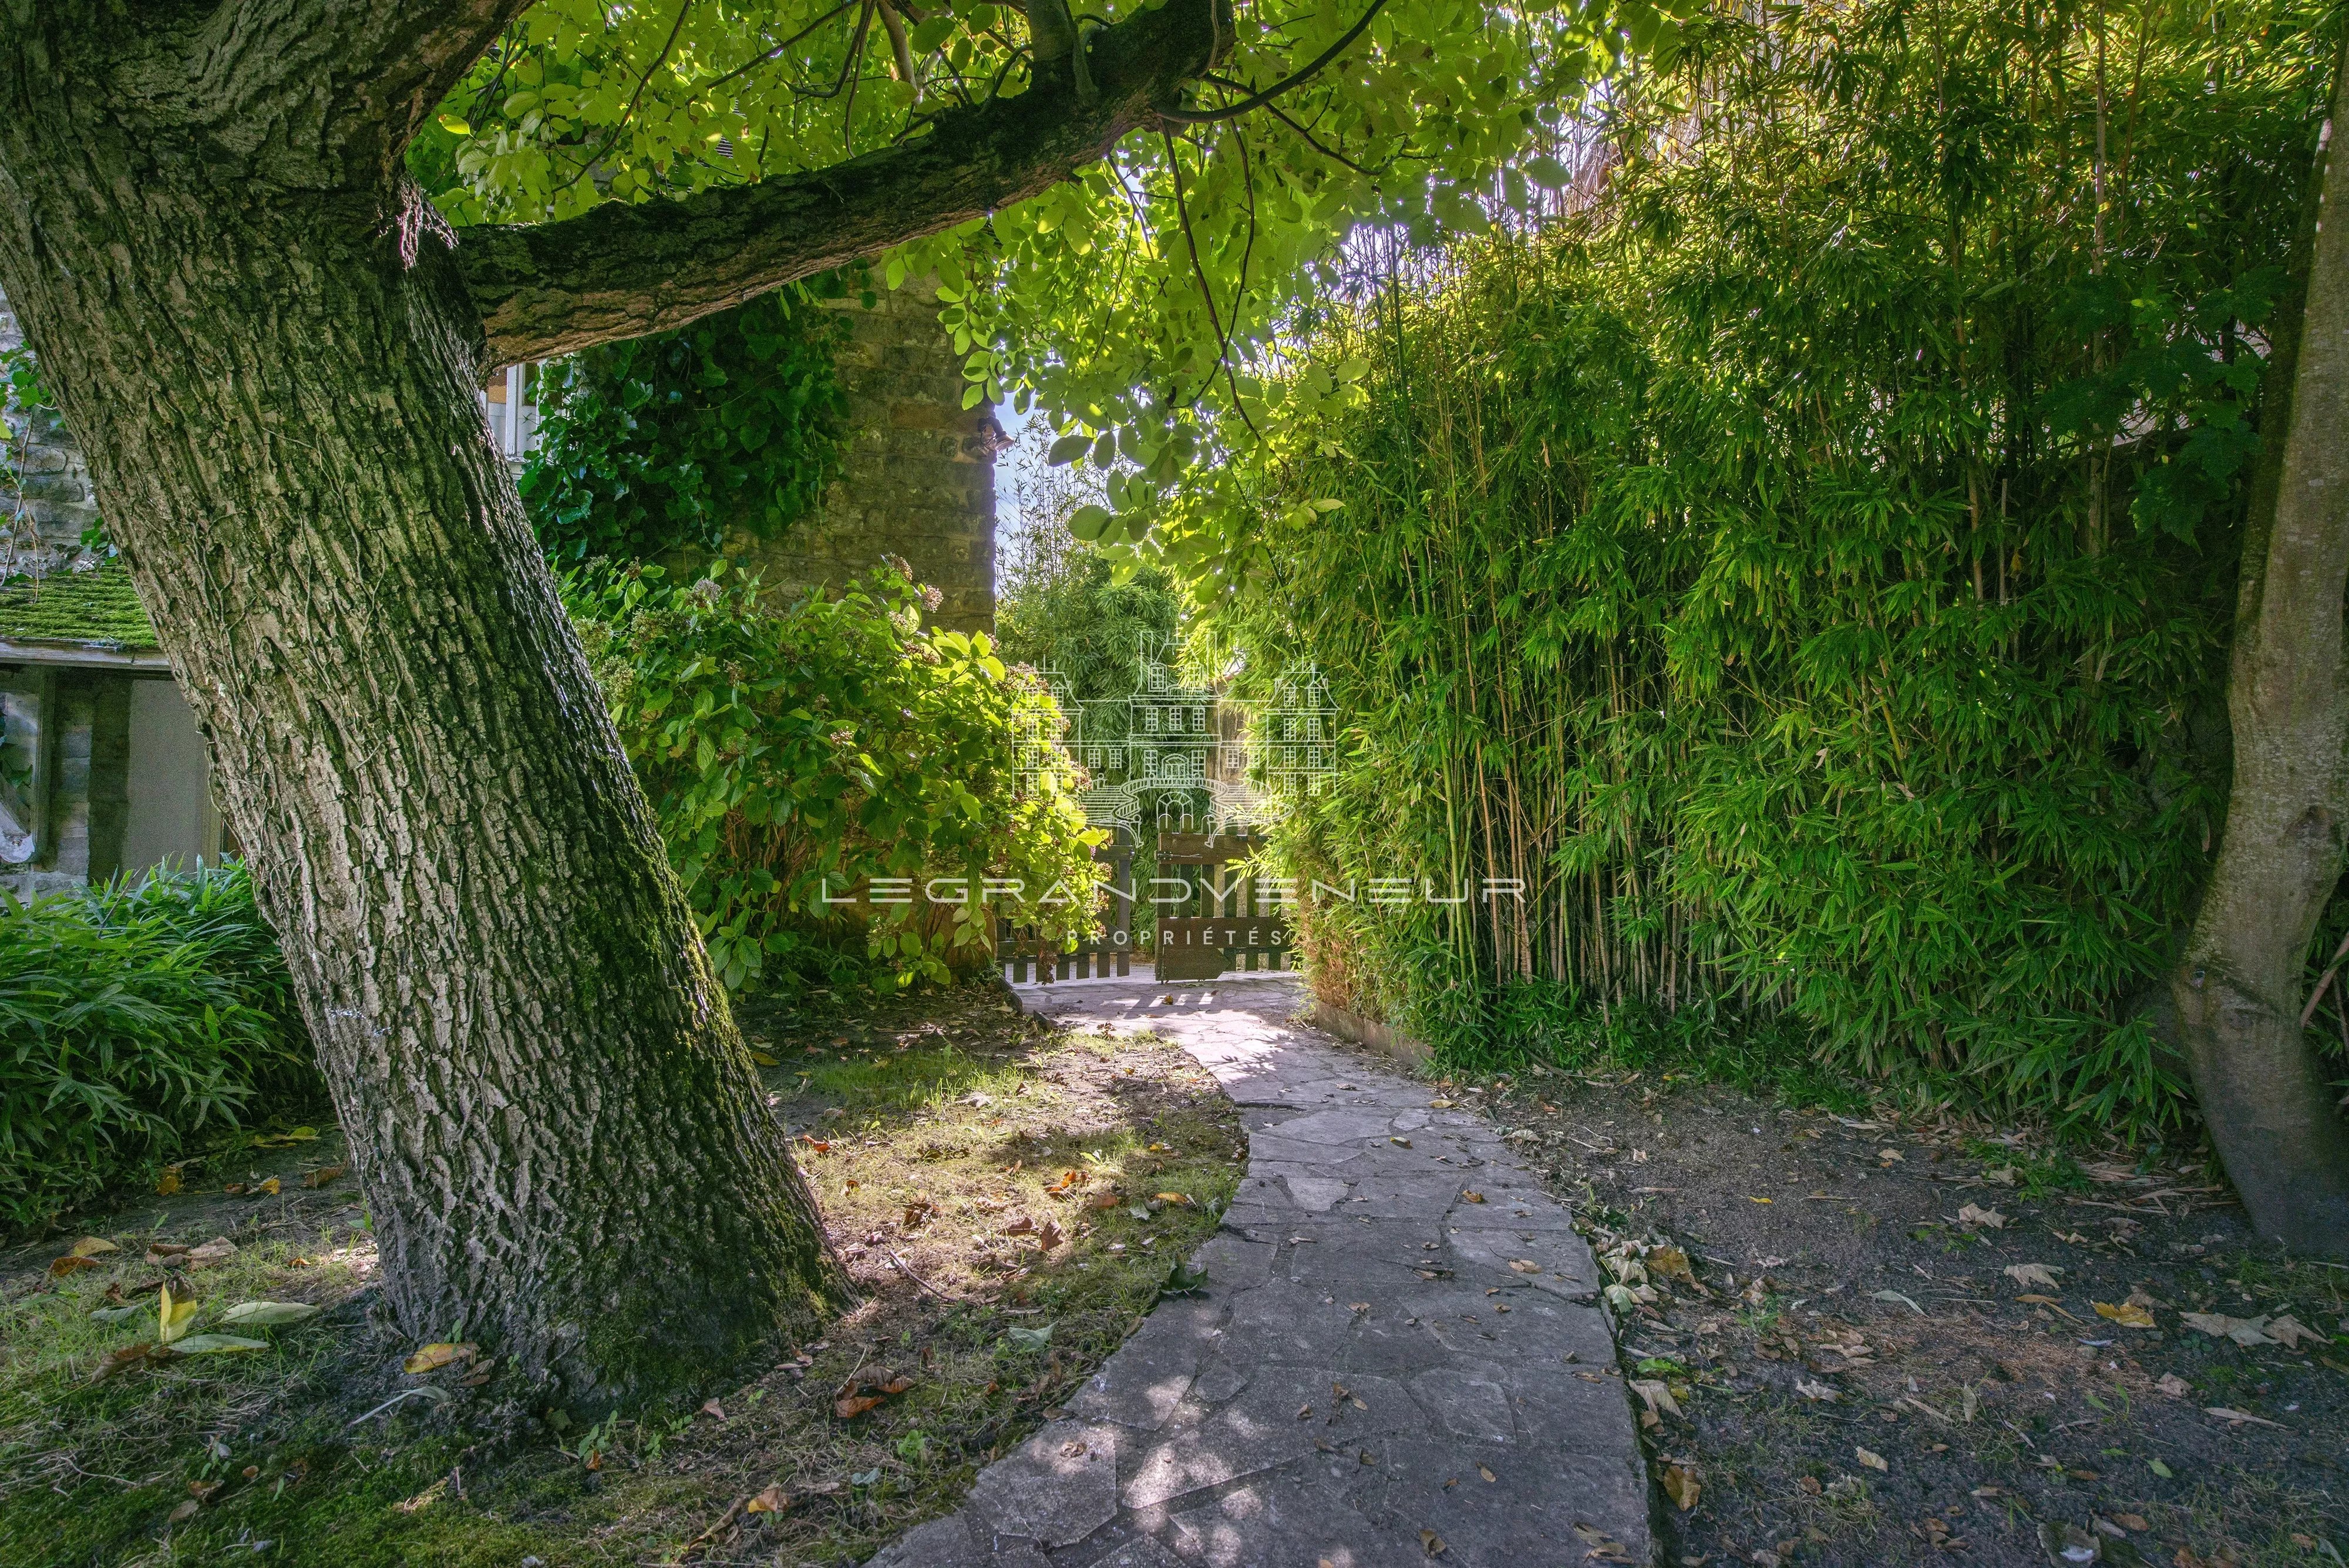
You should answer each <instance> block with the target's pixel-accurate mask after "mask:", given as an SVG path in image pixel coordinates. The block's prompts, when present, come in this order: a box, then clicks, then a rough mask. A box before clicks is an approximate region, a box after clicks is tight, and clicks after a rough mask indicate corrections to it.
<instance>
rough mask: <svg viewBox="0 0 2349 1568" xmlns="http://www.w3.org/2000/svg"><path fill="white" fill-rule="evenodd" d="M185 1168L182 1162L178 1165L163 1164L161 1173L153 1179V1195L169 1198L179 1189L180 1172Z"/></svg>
mask: <svg viewBox="0 0 2349 1568" xmlns="http://www.w3.org/2000/svg"><path fill="white" fill-rule="evenodd" d="M185 1168H186V1166H185V1164H184V1162H183V1163H182V1164H180V1165H167V1166H165V1167H164V1168H163V1174H162V1175H160V1176H159V1177H157V1178H156V1179H155V1196H156V1197H158V1198H169V1197H171V1194H173V1193H174V1192H177V1191H179V1190H180V1172H181V1170H183V1169H185Z"/></svg>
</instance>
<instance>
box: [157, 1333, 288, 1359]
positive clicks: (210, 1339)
mask: <svg viewBox="0 0 2349 1568" xmlns="http://www.w3.org/2000/svg"><path fill="white" fill-rule="evenodd" d="M268 1348H269V1342H268V1341H267V1340H265V1339H246V1338H244V1337H243V1335H241V1334H190V1335H189V1336H188V1337H187V1338H185V1339H182V1340H179V1341H176V1342H175V1343H173V1345H171V1355H250V1354H252V1353H253V1352H254V1351H256V1350H266V1349H268Z"/></svg>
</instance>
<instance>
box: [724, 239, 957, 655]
mask: <svg viewBox="0 0 2349 1568" xmlns="http://www.w3.org/2000/svg"><path fill="white" fill-rule="evenodd" d="M833 308H836V309H839V310H842V311H843V312H845V313H846V315H847V317H848V318H849V339H848V342H847V344H846V346H845V347H844V348H843V349H842V350H841V353H840V357H839V358H838V360H837V364H838V366H839V370H840V379H841V382H842V385H843V387H844V388H845V389H846V390H847V393H848V428H849V431H850V437H849V447H848V452H847V454H846V460H845V464H844V467H843V472H842V473H841V476H840V478H839V479H838V480H836V481H835V482H834V483H833V486H832V488H831V490H829V491H828V492H826V493H825V495H824V498H823V508H822V510H821V511H819V512H818V514H816V515H815V516H813V517H811V518H808V519H805V520H803V521H802V522H801V523H800V524H798V525H796V526H795V527H793V528H792V529H791V530H790V531H789V532H788V533H787V534H785V535H784V536H783V537H782V538H781V539H777V540H771V541H766V542H763V543H762V542H759V541H755V540H752V539H750V537H749V536H748V535H739V536H737V537H736V538H735V539H733V540H731V541H730V543H729V547H728V552H727V553H728V555H729V556H730V558H732V559H734V560H737V561H740V562H741V563H742V564H743V565H744V566H747V567H749V568H750V569H751V570H753V571H756V572H758V573H760V574H761V576H762V577H763V578H764V579H765V581H766V583H767V585H768V587H770V588H776V589H781V590H783V591H786V592H789V591H794V590H798V589H803V588H807V587H814V586H815V585H817V584H819V583H822V584H824V585H827V586H832V587H837V586H839V585H841V584H843V583H844V582H847V581H849V580H851V579H853V578H855V577H861V576H864V575H865V574H866V573H868V572H870V571H871V570H872V569H873V568H874V567H875V566H879V565H880V564H881V563H882V560H883V558H884V557H885V556H904V557H905V560H906V562H907V563H908V564H909V565H911V566H912V567H913V569H914V575H915V576H916V577H917V578H918V579H920V580H921V581H922V582H925V583H927V584H928V585H930V586H931V587H935V588H936V589H937V590H938V592H939V594H940V595H941V596H942V597H941V598H940V601H939V605H938V607H937V610H936V613H935V614H933V615H932V616H931V618H930V622H931V624H932V625H935V626H939V627H943V628H946V629H947V630H950V631H987V632H992V631H993V630H994V629H995V454H996V452H997V451H998V450H999V448H1000V447H1001V446H1002V445H1003V441H1004V438H1003V430H1002V427H1001V426H999V424H997V423H996V421H995V411H994V410H993V409H991V408H990V407H988V405H987V404H985V403H981V404H979V405H978V407H977V408H975V409H971V410H968V411H965V410H964V409H963V406H962V393H963V387H964V384H965V383H964V381H963V378H962V357H961V356H960V355H958V354H957V353H956V352H955V351H954V340H953V338H952V337H951V336H950V335H949V334H948V333H947V329H946V328H945V327H941V326H940V325H939V324H938V299H937V293H936V287H935V286H931V285H924V284H919V283H913V282H909V283H907V284H906V285H905V287H903V288H899V289H894V290H885V291H883V292H882V293H881V295H880V298H879V301H878V303H877V304H876V305H875V306H874V308H872V309H871V310H867V309H865V308H864V306H863V304H862V303H861V302H860V301H859V300H858V299H857V298H856V297H854V296H850V297H848V298H846V299H844V300H841V301H837V302H835V304H834V306H833Z"/></svg>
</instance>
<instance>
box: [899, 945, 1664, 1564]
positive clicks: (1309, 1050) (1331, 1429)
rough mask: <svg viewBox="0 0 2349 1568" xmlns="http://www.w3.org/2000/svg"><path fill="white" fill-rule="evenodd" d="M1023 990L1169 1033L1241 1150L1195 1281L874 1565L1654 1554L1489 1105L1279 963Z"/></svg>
mask: <svg viewBox="0 0 2349 1568" xmlns="http://www.w3.org/2000/svg"><path fill="white" fill-rule="evenodd" d="M1020 995H1021V1000H1022V1002H1024V1003H1025V1004H1026V1005H1027V1006H1028V1008H1029V1010H1030V1012H1035V1013H1037V1014H1039V1015H1040V1016H1042V1017H1047V1018H1051V1019H1055V1020H1059V1021H1061V1022H1065V1023H1085V1024H1098V1023H1108V1024H1110V1025H1111V1026H1112V1027H1113V1028H1115V1029H1118V1030H1120V1031H1136V1030H1141V1029H1146V1028H1155V1029H1157V1030H1158V1031H1159V1032H1160V1033H1162V1034H1164V1035H1165V1036H1166V1037H1167V1038H1169V1039H1172V1040H1174V1041H1175V1042H1177V1043H1178V1044H1181V1045H1182V1046H1183V1047H1184V1048H1185V1050H1187V1051H1189V1052H1190V1053H1191V1054H1192V1055H1194V1056H1195V1057H1196V1058H1197V1059H1198V1060H1199V1062H1200V1063H1201V1064H1203V1065H1204V1066H1206V1068H1207V1069H1208V1070H1209V1071H1211V1072H1213V1073H1214V1074H1215V1075H1216V1077H1217V1078H1218V1079H1219V1080H1221V1082H1222V1083H1223V1085H1224V1087H1225V1089H1226V1091H1227V1092H1228V1093H1229V1094H1230V1096H1231V1097H1232V1098H1233V1100H1234V1101H1236V1102H1237V1104H1238V1106H1239V1107H1240V1112H1241V1116H1242V1118H1243V1119H1244V1120H1245V1121H1246V1123H1247V1127H1248V1167H1247V1175H1246V1177H1245V1178H1243V1179H1242V1181H1241V1184H1240V1189H1239V1191H1238V1193H1237V1195H1236V1196H1235V1198H1234V1199H1233V1202H1232V1205H1231V1208H1230V1210H1228V1211H1227V1212H1226V1214H1225V1216H1224V1220H1223V1228H1222V1230H1221V1231H1219V1232H1218V1233H1217V1234H1216V1236H1215V1237H1214V1238H1213V1239H1212V1240H1210V1241H1208V1242H1207V1243H1206V1245H1205V1246H1204V1247H1202V1248H1201V1249H1200V1251H1199V1252H1198V1253H1197V1255H1196V1257H1195V1266H1198V1267H1203V1268H1205V1269H1206V1273H1207V1279H1206V1286H1205V1288H1204V1289H1203V1291H1202V1292H1201V1293H1198V1294H1197V1295H1195V1296H1190V1297H1184V1298H1177V1299H1171V1300H1168V1301H1166V1302H1164V1303H1161V1304H1160V1306H1159V1307H1158V1308H1157V1310H1156V1311H1154V1313H1152V1314H1151V1315H1150V1317H1149V1318H1148V1320H1147V1321H1146V1322H1145V1323H1144V1324H1143V1326H1142V1327H1141V1329H1140V1330H1138V1331H1137V1332H1136V1333H1135V1334H1133V1336H1132V1337H1131V1338H1129V1339H1128V1340H1127V1341H1126V1342H1125V1344H1124V1345H1123V1347H1122V1348H1120V1349H1119V1351H1118V1352H1117V1354H1116V1355H1112V1357H1111V1358H1110V1359H1109V1361H1108V1362H1107V1363H1106V1364H1104V1365H1103V1366H1102V1369H1101V1371H1100V1372H1099V1373H1098V1374H1096V1375H1095V1376H1094V1377H1093V1378H1092V1381H1091V1382H1089V1383H1088V1384H1086V1385H1085V1386H1084V1388H1083V1389H1082V1390H1081V1392H1080V1393H1079V1394H1078V1395H1077V1396H1076V1397H1074V1398H1072V1399H1071V1400H1070V1401H1069V1403H1068V1407H1067V1409H1066V1413H1065V1416H1064V1417H1063V1418H1061V1419H1058V1420H1055V1421H1053V1422H1052V1423H1051V1424H1050V1425H1049V1426H1047V1427H1045V1428H1043V1429H1042V1430H1041V1431H1040V1432H1038V1433H1037V1434H1036V1435H1035V1436H1034V1437H1033V1438H1030V1439H1029V1441H1028V1442H1027V1443H1025V1444H1023V1445H1022V1446H1021V1447H1020V1448H1019V1449H1016V1450H1014V1451H1013V1452H1011V1453H1010V1454H1008V1455H1006V1456H1005V1457H1004V1458H1003V1459H999V1460H998V1461H997V1462H996V1463H994V1464H991V1465H989V1466H988V1468H987V1469H985V1470H983V1471H981V1472H980V1474H979V1477H978V1482H977V1483H976V1484H975V1485H974V1486H973V1488H972V1490H971V1493H970V1496H969V1499H968V1501H967V1502H966V1503H965V1504H964V1506H963V1508H962V1509H961V1511H958V1512H957V1513H954V1514H951V1515H949V1516H947V1518H945V1519H941V1520H936V1521H933V1522H931V1523H929V1524H926V1525H924V1526H922V1527H921V1528H920V1529H918V1530H916V1531H913V1532H910V1533H908V1534H907V1535H906V1536H905V1538H904V1539H903V1540H901V1541H899V1542H897V1543H896V1544H895V1545H894V1546H892V1547H890V1548H889V1549H887V1550H886V1551H885V1552H881V1553H880V1554H879V1555H878V1556H876V1557H875V1558H874V1559H873V1563H872V1568H1045V1565H1047V1564H1050V1565H1052V1568H1060V1565H1062V1564H1068V1565H1071V1568H1075V1565H1080V1564H1081V1565H1085V1568H1092V1565H1095V1564H1098V1565H1100V1568H1182V1565H1192V1564H1211V1565H1213V1568H1403V1565H1405V1564H1413V1565H1418V1568H1426V1565H1427V1564H1428V1563H1431V1562H1433V1563H1438V1564H1442V1565H1444V1568H1535V1565H1545V1564H1569V1563H1571V1564H1581V1563H1607V1562H1617V1563H1621V1562H1630V1563H1645V1562H1647V1561H1648V1560H1649V1556H1650V1536H1649V1530H1648V1490H1647V1484H1646V1481H1645V1479H1644V1476H1643V1473H1642V1470H1641V1467H1640V1454H1639V1447H1638V1444H1637V1441H1636V1440H1635V1438H1634V1435H1633V1428H1632V1423H1631V1416H1630V1409H1629V1407H1628V1405H1627V1403H1626V1400H1625V1396H1624V1389H1623V1384H1622V1380H1621V1378H1620V1376H1619V1375H1618V1374H1617V1372H1616V1369H1615V1356H1614V1348H1613V1345H1612V1343H1611V1341H1610V1339H1609V1334H1608V1328H1607V1324H1606V1321H1605V1319H1604V1318H1603V1316H1602V1315H1601V1312H1600V1309H1599V1305H1598V1303H1597V1297H1596V1292H1597V1289H1598V1284H1599V1271H1598V1267H1597V1265H1596V1263H1595V1262H1594V1261H1593V1260H1592V1258H1591V1255H1590V1251H1589V1249H1588V1247H1587V1246H1585V1245H1584V1243H1583V1241H1582V1240H1581V1238H1580V1237H1578V1236H1577V1235H1576V1234H1575V1232H1574V1231H1573V1229H1572V1226H1571V1224H1570V1223H1569V1220H1568V1214H1567V1210H1566V1209H1565V1208H1564V1207H1563V1206H1562V1205H1560V1204H1559V1203H1558V1202H1557V1200H1556V1199H1552V1198H1550V1197H1548V1196H1547V1194H1546V1193H1544V1192H1543V1191H1542V1189H1541V1188H1540V1186H1539V1184H1538V1183H1537V1181H1536V1179H1535V1178H1534V1177H1533V1175H1532V1174H1531V1173H1530V1172H1529V1171H1527V1170H1526V1169H1525V1168H1523V1167H1522V1166H1520V1165H1519V1164H1518V1163H1517V1162H1516V1159H1515V1158H1512V1157H1511V1156H1510V1155H1509V1153H1508V1152H1507V1151H1506V1149H1505V1148H1504V1147H1502V1145H1501V1142H1500V1139H1499V1137H1498V1136H1497V1135H1496V1134H1495V1131H1494V1130H1493V1129H1492V1127H1490V1126H1489V1125H1488V1124H1487V1123H1486V1122H1485V1119H1484V1118H1483V1117H1482V1116H1476V1115H1475V1114H1473V1113H1470V1112H1467V1111H1462V1110H1452V1109H1446V1108H1441V1107H1433V1106H1430V1105H1429V1103H1428V1102H1429V1094H1428V1091H1427V1089H1426V1087H1425V1086H1424V1085H1418V1084H1414V1083H1413V1082H1411V1081H1410V1080H1408V1079H1405V1078H1402V1077H1401V1076H1399V1075H1395V1074H1393V1073H1392V1072H1388V1071H1384V1070H1381V1069H1379V1068H1375V1067H1372V1066H1371V1065H1370V1064H1368V1063H1366V1062H1365V1061H1364V1060H1363V1059H1362V1058H1361V1056H1359V1055H1356V1054H1350V1053H1349V1052H1348V1051H1346V1050H1344V1049H1341V1048H1340V1047H1339V1046H1338V1045H1337V1044H1336V1043H1335V1042H1333V1041H1331V1040H1330V1038H1329V1037H1328V1036H1326V1035H1323V1034H1321V1033H1319V1032H1317V1031H1314V1030H1311V1029H1309V1028H1305V1027H1303V1026H1301V1025H1299V1024H1296V1023H1290V1022H1289V1014H1290V1013H1292V1012H1295V1011H1297V1009H1298V1008H1299V1005H1300V1004H1301V1003H1302V1002H1303V1000H1304V996H1303V992H1302V990H1301V988H1300V987H1299V984H1298V983H1297V982H1296V981H1295V980H1294V979H1293V978H1291V977H1288V976H1268V977H1264V978H1261V979H1247V980H1232V981H1217V982H1215V983H1213V984H1205V983H1192V984H1187V985H1186V984H1176V985H1166V986H1161V985H1157V984H1154V983H1153V982H1150V981H1091V982H1076V983H1069V984H1062V985H1059V986H1053V987H1050V988H1046V987H1022V988H1021V989H1020ZM1472 1195H1473V1196H1472ZM1478 1199H1482V1200H1481V1201H1479V1200H1478Z"/></svg>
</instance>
